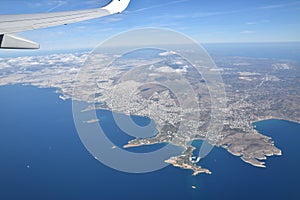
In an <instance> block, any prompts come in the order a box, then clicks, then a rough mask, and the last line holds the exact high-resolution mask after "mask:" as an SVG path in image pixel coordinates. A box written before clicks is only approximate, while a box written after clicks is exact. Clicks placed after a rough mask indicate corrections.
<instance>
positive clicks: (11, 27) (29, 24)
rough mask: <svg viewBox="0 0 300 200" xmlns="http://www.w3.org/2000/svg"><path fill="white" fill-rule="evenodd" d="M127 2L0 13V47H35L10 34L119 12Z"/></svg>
mask: <svg viewBox="0 0 300 200" xmlns="http://www.w3.org/2000/svg"><path fill="white" fill-rule="evenodd" d="M129 2H130V0H112V1H111V2H110V3H109V4H108V5H107V6H105V7H102V8H97V9H87V10H79V11H67V12H53V13H37V14H18V15H0V48H7V49H37V48H39V44H37V43H35V42H32V41H29V40H26V39H24V38H20V37H18V36H15V35H12V34H14V33H17V32H21V31H28V30H35V29H41V28H47V27H52V26H60V25H66V24H70V23H76V22H81V21H85V20H89V19H94V18H99V17H104V16H108V15H112V14H116V13H121V12H123V11H124V10H125V9H126V8H127V6H128V4H129Z"/></svg>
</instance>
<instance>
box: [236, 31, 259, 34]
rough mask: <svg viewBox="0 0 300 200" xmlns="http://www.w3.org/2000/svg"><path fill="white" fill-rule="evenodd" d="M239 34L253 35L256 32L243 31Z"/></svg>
mask: <svg viewBox="0 0 300 200" xmlns="http://www.w3.org/2000/svg"><path fill="white" fill-rule="evenodd" d="M240 33H241V34H254V33H256V31H251V30H244V31H241V32H240Z"/></svg>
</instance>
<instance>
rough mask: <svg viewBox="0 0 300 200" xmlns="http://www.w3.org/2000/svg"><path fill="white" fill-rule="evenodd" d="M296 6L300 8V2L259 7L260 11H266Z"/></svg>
mask: <svg viewBox="0 0 300 200" xmlns="http://www.w3.org/2000/svg"><path fill="white" fill-rule="evenodd" d="M296 5H298V6H299V5H300V1H294V2H289V3H283V4H273V5H267V6H261V7H258V9H264V10H268V9H278V8H285V7H290V6H296Z"/></svg>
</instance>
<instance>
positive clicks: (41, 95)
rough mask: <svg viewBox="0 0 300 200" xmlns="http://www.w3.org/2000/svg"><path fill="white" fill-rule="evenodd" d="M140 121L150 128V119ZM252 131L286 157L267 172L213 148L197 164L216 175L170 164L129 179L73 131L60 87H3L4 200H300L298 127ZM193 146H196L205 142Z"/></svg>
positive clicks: (0, 173)
mask: <svg viewBox="0 0 300 200" xmlns="http://www.w3.org/2000/svg"><path fill="white" fill-rule="evenodd" d="M101 114H102V117H103V116H104V117H105V120H103V122H101V123H102V126H104V129H105V128H107V129H108V130H110V132H112V133H113V131H114V130H115V131H116V132H117V131H119V130H117V126H116V125H115V124H114V123H113V122H112V116H111V113H110V112H102V113H101ZM135 121H137V122H138V123H141V124H143V123H144V122H145V124H147V121H149V119H146V118H136V119H135ZM254 125H255V126H256V129H257V130H258V131H259V132H260V133H262V134H264V135H267V136H270V137H272V138H273V140H274V142H275V145H276V146H277V147H279V148H280V149H281V150H282V153H283V155H282V156H273V157H269V158H268V159H267V161H266V165H267V167H266V168H257V167H253V166H251V165H249V164H246V163H244V162H243V161H242V160H241V159H240V158H238V157H236V156H233V155H231V154H229V153H228V152H227V151H226V150H224V149H222V148H214V149H213V150H212V152H211V153H210V154H209V155H208V156H207V157H205V158H204V159H203V160H201V161H200V165H201V166H202V167H204V168H208V169H210V171H212V174H211V175H206V174H200V175H198V176H192V172H191V171H189V170H183V169H179V168H175V167H173V166H167V167H166V168H164V169H161V170H159V171H155V172H151V173H145V174H130V173H124V172H120V171H116V170H114V169H111V168H109V167H107V166H105V165H103V164H101V163H100V162H99V161H97V160H96V159H95V158H94V157H93V156H92V155H91V154H90V153H89V152H88V151H87V150H86V149H85V147H84V145H83V144H82V143H81V141H80V139H79V136H78V134H77V132H76V128H75V125H74V121H73V116H72V102H71V100H66V101H62V100H61V99H59V94H57V93H55V89H45V88H43V89H41V88H36V87H33V86H23V85H8V86H2V87H0V199H1V200H19V199H20V200H21V199H22V200H24V199H29V200H68V199H71V200H77V199H78V200H111V199H112V200H115V199H116V200H118V199H130V200H135V199H143V200H148V199H149V200H153V199H156V200H160V199H168V200H169V199H170V200H173V199H174V200H190V199H191V200H193V199H197V200H198V199H199V200H210V199H216V200H219V199H230V200H241V199H243V200H253V199H255V200H260V199H261V200H266V199H273V200H283V199H287V200H299V199H300V189H299V188H300V170H299V169H300V155H299V153H300V146H299V142H300V124H297V123H293V122H288V121H282V120H276V119H273V120H266V121H260V122H256V123H255V124H254ZM119 134H120V133H119ZM118 138H120V140H126V139H129V138H128V136H123V137H121V136H120V137H118ZM115 139H116V138H115ZM118 142H119V143H120V144H121V143H122V142H124V141H117V143H118ZM193 145H195V147H199V146H200V145H201V142H200V141H196V142H194V143H193ZM161 147H162V146H156V147H154V148H161ZM140 148H142V149H143V148H144V151H145V152H147V151H149V150H151V148H150V149H149V147H140ZM193 187H195V188H193Z"/></svg>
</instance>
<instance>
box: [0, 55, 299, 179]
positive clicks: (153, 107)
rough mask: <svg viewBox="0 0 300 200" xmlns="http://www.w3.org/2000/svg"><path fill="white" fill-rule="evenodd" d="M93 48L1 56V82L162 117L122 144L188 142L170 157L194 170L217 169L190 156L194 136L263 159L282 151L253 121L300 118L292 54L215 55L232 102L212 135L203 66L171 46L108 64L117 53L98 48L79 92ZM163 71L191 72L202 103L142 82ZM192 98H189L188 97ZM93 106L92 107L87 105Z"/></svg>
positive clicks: (259, 162)
mask: <svg viewBox="0 0 300 200" xmlns="http://www.w3.org/2000/svg"><path fill="white" fill-rule="evenodd" d="M88 55H89V54H88V53H85V52H82V53H69V54H67V53H64V54H52V55H43V56H25V57H15V58H0V86H5V85H12V84H25V85H32V86H36V87H39V88H56V89H57V92H58V93H60V94H61V96H60V98H61V99H63V100H66V99H73V100H77V101H85V102H87V103H90V104H94V103H99V104H97V105H98V107H97V109H104V110H111V111H113V112H119V113H123V114H126V115H137V116H143V117H149V118H151V119H152V120H154V122H155V123H156V126H157V131H158V133H157V135H156V136H154V137H151V138H136V139H134V140H131V141H128V144H127V145H125V146H124V148H131V147H139V146H144V145H153V144H159V143H169V144H173V145H176V146H180V147H183V149H184V150H183V152H182V153H181V154H180V155H178V156H175V157H171V158H169V159H168V160H166V161H165V162H167V163H170V164H172V165H173V166H175V167H180V168H183V169H190V170H193V175H197V174H199V173H207V174H210V173H211V172H210V170H208V169H205V168H202V167H201V166H199V165H198V164H197V162H195V161H194V160H193V159H192V158H193V152H194V151H195V149H196V148H195V147H193V146H192V142H193V141H195V140H207V141H208V142H210V143H211V144H212V145H214V146H216V147H221V148H224V149H226V150H227V151H228V152H229V153H231V154H232V155H235V156H238V157H240V158H241V159H242V160H243V161H244V162H246V163H249V164H251V165H253V166H256V167H265V163H264V160H266V159H267V157H269V156H273V155H278V156H279V155H281V154H282V152H281V150H280V149H279V148H277V147H276V145H275V144H274V141H273V140H272V138H270V137H268V136H265V135H262V134H260V133H259V132H258V131H257V130H256V129H255V126H254V125H253V123H254V122H257V121H261V120H266V119H272V118H274V119H283V120H288V121H293V122H297V123H300V107H299V103H300V100H299V99H300V98H299V97H300V77H299V76H300V64H299V63H298V62H296V61H293V60H282V59H267V58H262V59H259V58H247V57H236V56H214V57H213V58H214V61H215V62H216V64H217V66H218V67H219V69H218V71H219V72H220V73H221V75H222V78H223V81H224V87H225V91H226V96H227V101H226V105H227V106H226V108H224V109H222V110H221V112H222V113H223V114H224V116H225V119H224V127H223V130H222V132H221V133H220V134H219V135H217V138H211V136H209V135H207V128H208V127H209V121H210V117H211V110H210V105H211V102H210V94H209V90H208V88H207V85H206V82H205V80H204V79H203V77H202V76H201V74H197V72H196V71H195V69H194V68H193V66H191V65H190V64H189V63H188V62H187V61H185V60H183V59H182V58H180V57H178V56H175V55H174V54H173V53H170V52H163V53H161V52H160V53H153V56H150V57H149V56H147V58H144V59H143V56H144V55H143V54H140V55H139V56H137V57H136V56H129V57H125V58H122V59H119V60H116V62H115V63H113V65H112V66H110V67H108V68H105V67H104V66H102V65H101V63H102V61H103V62H104V61H105V60H106V59H108V58H111V57H114V56H115V57H117V55H114V54H112V53H110V54H101V55H97V56H98V57H97V58H98V59H99V60H98V61H99V62H98V63H97V64H95V65H91V66H89V67H88V69H87V70H86V71H85V73H86V74H85V76H86V79H85V81H86V82H84V84H81V85H79V86H78V85H77V87H79V88H78V90H77V91H80V93H78V94H74V93H73V88H74V85H76V77H77V74H78V72H79V71H80V69H81V67H82V66H83V64H84V62H85V60H86V58H87V57H88ZM104 63H105V62H104ZM129 70H136V71H135V74H139V78H138V80H135V81H132V80H130V79H125V80H124V79H123V76H124V74H126V73H127V72H128V71H129ZM158 72H162V73H168V77H171V78H172V79H173V80H178V82H180V81H181V78H180V77H185V79H186V80H188V81H189V82H190V83H191V85H192V88H193V90H194V91H195V92H196V93H197V97H198V99H197V102H198V105H199V108H201V109H200V110H183V109H182V108H181V107H180V105H179V103H178V101H177V99H176V96H175V95H174V94H173V93H172V91H171V90H170V89H168V88H166V87H162V86H158V85H155V84H144V82H143V81H145V80H148V81H149V80H152V79H153V80H156V79H157V77H156V74H155V73H158ZM149 74H151V77H150V78H149ZM170 74H171V76H170ZM146 77H147V79H146ZM160 78H161V77H160ZM95 86H96V87H95ZM115 86H118V87H119V88H120V89H121V92H123V96H122V97H124V96H126V94H127V93H128V91H127V90H129V89H130V88H133V87H137V88H139V90H136V91H134V98H130V99H124V98H121V97H118V96H113V88H115ZM126 88H127V90H126ZM188 101H189V99H188V98H186V102H185V103H189V102H188ZM89 109H91V107H87V108H86V110H89ZM192 112H199V113H200V117H199V118H197V119H194V118H182V116H183V113H184V114H187V113H192ZM149 113H150V114H149ZM97 122H98V119H90V120H89V121H87V122H86V123H97ZM180 124H185V126H184V131H183V132H181V133H179V132H178V129H179V126H180ZM198 161H199V160H198ZM200 162H201V159H200Z"/></svg>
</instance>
